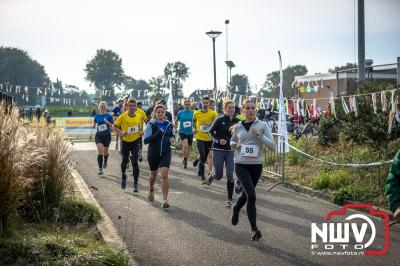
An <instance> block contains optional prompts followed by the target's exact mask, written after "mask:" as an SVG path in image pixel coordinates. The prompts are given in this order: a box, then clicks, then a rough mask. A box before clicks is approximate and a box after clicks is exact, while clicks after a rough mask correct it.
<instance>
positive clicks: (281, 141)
mask: <svg viewBox="0 0 400 266" xmlns="http://www.w3.org/2000/svg"><path fill="white" fill-rule="evenodd" d="M278 55H279V68H280V82H279V87H280V89H279V117H278V124H279V128H278V133H279V134H280V135H281V136H282V138H278V152H279V153H287V152H289V145H288V144H289V143H288V141H289V137H288V131H287V127H286V114H285V107H284V103H283V73H282V57H281V52H280V51H278Z"/></svg>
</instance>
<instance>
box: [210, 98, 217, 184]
mask: <svg viewBox="0 0 400 266" xmlns="http://www.w3.org/2000/svg"><path fill="white" fill-rule="evenodd" d="M208 108H209V109H210V110H212V111H213V112H214V113H215V117H218V116H219V114H218V112H217V111H215V100H214V99H210V106H209V107H208ZM207 164H208V171H209V173H210V174H209V176H208V178H210V176H211V175H212V173H213V168H214V163H213V153H212V152H210V153H208V156H207Z"/></svg>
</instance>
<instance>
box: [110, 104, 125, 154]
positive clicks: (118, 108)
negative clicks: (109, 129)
mask: <svg viewBox="0 0 400 266" xmlns="http://www.w3.org/2000/svg"><path fill="white" fill-rule="evenodd" d="M123 103H124V100H123V99H121V98H119V99H118V100H117V105H116V106H115V107H114V109H113V111H112V116H113V118H114V120H116V119H117V118H118V116H120V115H121V109H122V105H123ZM118 139H119V135H118V134H115V150H118V144H119V141H118Z"/></svg>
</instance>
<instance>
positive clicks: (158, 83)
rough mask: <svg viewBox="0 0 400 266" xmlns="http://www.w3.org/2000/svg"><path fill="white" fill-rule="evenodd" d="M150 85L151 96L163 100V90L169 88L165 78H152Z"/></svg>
mask: <svg viewBox="0 0 400 266" xmlns="http://www.w3.org/2000/svg"><path fill="white" fill-rule="evenodd" d="M149 85H150V87H151V96H152V97H153V98H157V99H161V98H163V96H164V90H163V88H165V87H167V86H166V83H165V78H164V77H163V76H157V77H152V78H151V79H150V80H149Z"/></svg>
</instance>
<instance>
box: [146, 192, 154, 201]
mask: <svg viewBox="0 0 400 266" xmlns="http://www.w3.org/2000/svg"><path fill="white" fill-rule="evenodd" d="M147 198H148V199H149V201H154V190H150V191H149V195H148V196H147Z"/></svg>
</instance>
